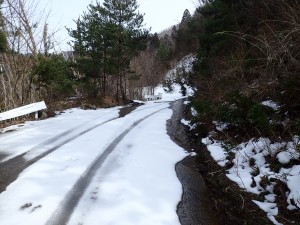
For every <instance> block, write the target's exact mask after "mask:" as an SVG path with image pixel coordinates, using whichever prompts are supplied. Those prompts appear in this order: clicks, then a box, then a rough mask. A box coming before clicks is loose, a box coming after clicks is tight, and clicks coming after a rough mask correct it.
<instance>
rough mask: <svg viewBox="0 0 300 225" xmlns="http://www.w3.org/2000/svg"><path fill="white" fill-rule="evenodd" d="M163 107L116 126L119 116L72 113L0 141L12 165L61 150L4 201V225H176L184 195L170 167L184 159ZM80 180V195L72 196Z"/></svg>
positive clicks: (0, 210)
mask: <svg viewBox="0 0 300 225" xmlns="http://www.w3.org/2000/svg"><path fill="white" fill-rule="evenodd" d="M168 107H169V104H168V103H163V102H161V103H147V104H146V105H144V106H141V107H139V108H138V109H137V110H135V111H133V112H132V113H130V114H129V115H127V116H125V117H124V118H117V119H116V117H117V115H118V109H117V108H114V109H103V110H97V111H92V112H90V111H82V110H78V109H77V110H76V109H72V110H70V111H67V112H66V113H64V114H63V115H61V116H58V117H56V118H53V119H49V120H45V121H38V122H30V123H28V124H27V125H26V126H24V127H21V128H20V130H18V131H15V132H12V133H5V134H2V135H1V137H0V142H1V145H0V151H1V152H2V153H3V152H4V153H6V154H7V155H8V157H9V158H12V157H15V156H17V155H20V154H23V153H25V152H27V153H26V154H25V158H26V159H28V160H30V159H32V158H34V157H36V156H37V155H40V154H41V153H44V152H47V151H48V150H49V149H50V148H51V147H53V145H59V142H63V144H62V145H61V146H58V148H57V149H55V151H52V152H50V153H48V154H47V155H45V157H43V158H41V159H40V160H38V161H37V162H35V163H34V164H32V165H31V166H29V167H28V168H27V169H25V170H24V171H23V172H22V173H21V174H20V175H19V177H18V179H17V180H16V181H14V182H13V183H11V184H10V185H9V186H8V187H7V190H6V191H4V192H2V193H1V195H0V218H1V225H13V224H22V225H26V224H28V225H43V224H60V225H62V224H66V222H67V221H68V219H69V217H70V216H71V218H70V221H69V222H68V223H67V224H74V225H75V224H76V225H78V224H88V225H93V224H95V225H96V224H97V225H98V224H101V225H105V224H122V225H126V224H142V225H147V224H162V225H165V224H172V225H175V224H179V220H178V217H177V215H176V205H177V203H178V202H179V201H180V197H181V192H182V190H181V185H180V183H179V181H178V179H177V178H176V174H175V170H174V166H175V164H176V162H178V161H180V160H181V159H182V158H183V157H184V156H185V155H186V154H185V153H184V151H183V149H181V148H179V147H178V146H177V145H175V144H174V143H173V142H172V141H171V140H170V138H169V136H168V135H167V134H166V120H168V119H169V118H170V117H171V114H172V111H171V110H170V109H169V108H168ZM105 121H107V122H106V123H104V122H105ZM91 128H92V129H91ZM49 140H53V142H52V141H49ZM2 141H3V142H2ZM56 142H58V143H56ZM45 143H47V146H44V144H45ZM37 146H38V147H37ZM40 147H43V148H40ZM29 150H30V151H29ZM28 151H29V152H28ZM103 153H105V154H104V155H106V156H105V157H103ZM101 157H102V158H101ZM91 171H92V172H91ZM87 177H88V179H87V180H84V179H85V178H87ZM82 179H83V180H84V181H85V182H83V183H85V184H84V185H83V186H84V187H83V188H82V189H81V190H76V185H78V183H80V180H82ZM74 187H75V189H74ZM79 187H80V185H79ZM79 189H80V188H79ZM85 189H86V190H85ZM74 190H75V192H76V193H77V194H76V195H78V196H77V197H76V198H78V199H77V200H76V201H75V202H74V201H73V202H72V201H70V199H71V200H72V199H73V200H74V199H75V198H72V197H71V198H70V196H73V195H74ZM78 192H79V194H78ZM82 195H83V196H82ZM79 200H80V201H79ZM78 201H79V203H78ZM70 202H71V203H70ZM77 203H78V205H77ZM70 204H71V205H72V204H73V205H72V207H71V208H67V210H65V207H66V206H68V205H70ZM75 206H77V207H76V208H74V207H75ZM63 210H65V211H63ZM73 210H74V212H73ZM61 212H63V213H61ZM72 212H73V213H72ZM12 215H13V216H12Z"/></svg>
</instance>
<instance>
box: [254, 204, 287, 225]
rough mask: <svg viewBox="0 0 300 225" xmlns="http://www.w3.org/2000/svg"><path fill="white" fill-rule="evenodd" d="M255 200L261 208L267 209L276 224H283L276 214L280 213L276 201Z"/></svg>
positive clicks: (268, 214) (269, 216)
mask: <svg viewBox="0 0 300 225" xmlns="http://www.w3.org/2000/svg"><path fill="white" fill-rule="evenodd" d="M253 202H254V203H255V204H256V205H258V207H259V208H260V209H262V210H263V211H265V212H266V213H267V216H268V218H269V219H270V220H271V221H272V222H273V223H274V224H275V225H283V224H282V223H278V221H277V220H276V219H275V216H277V215H278V208H277V205H276V204H275V203H269V202H259V201H255V200H253Z"/></svg>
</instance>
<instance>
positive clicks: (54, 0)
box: [39, 0, 197, 50]
mask: <svg viewBox="0 0 300 225" xmlns="http://www.w3.org/2000/svg"><path fill="white" fill-rule="evenodd" d="M39 2H40V3H41V4H42V5H43V4H45V5H47V6H46V7H47V9H51V14H50V17H49V26H50V30H51V29H52V30H54V29H56V28H57V27H62V29H61V30H60V31H59V32H58V33H57V39H58V42H61V43H65V42H67V41H68V39H69V37H68V34H67V31H66V30H65V29H64V28H63V27H69V28H70V27H71V28H75V23H74V22H73V20H74V19H77V18H78V17H79V16H80V15H82V13H83V12H84V11H86V9H87V6H88V5H89V4H90V3H92V2H95V0H40V1H39ZM100 2H102V0H100ZM138 4H139V5H140V7H139V11H140V13H145V16H144V21H145V24H146V26H145V27H146V28H150V27H151V32H152V33H154V32H159V31H162V30H164V29H166V28H168V27H170V26H172V25H174V24H177V23H179V22H180V20H181V18H182V15H183V12H184V10H185V9H189V10H190V12H191V13H193V12H194V10H195V8H196V5H197V0H138ZM62 46H63V47H62V48H63V49H62V50H67V49H66V48H67V46H66V45H65V44H62Z"/></svg>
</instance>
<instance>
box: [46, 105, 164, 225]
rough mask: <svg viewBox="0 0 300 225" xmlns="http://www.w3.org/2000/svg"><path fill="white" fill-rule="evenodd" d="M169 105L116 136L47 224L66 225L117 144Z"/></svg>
mask: <svg viewBox="0 0 300 225" xmlns="http://www.w3.org/2000/svg"><path fill="white" fill-rule="evenodd" d="M167 108H169V107H165V108H162V109H160V110H157V111H155V112H153V113H151V114H149V115H147V116H145V117H143V118H142V119H139V120H137V121H136V122H134V123H133V124H132V125H131V126H130V127H129V128H127V129H126V130H125V131H124V132H122V133H121V134H120V135H119V136H118V137H116V138H115V139H114V140H113V141H112V142H111V144H110V145H109V146H108V147H107V148H106V149H105V150H104V152H103V153H102V154H101V155H99V156H98V157H97V158H96V159H95V161H94V162H93V163H92V164H91V165H90V166H89V168H88V169H87V170H86V171H85V172H84V174H83V175H82V176H81V177H80V178H79V179H78V180H77V182H76V183H75V185H74V186H73V188H72V189H71V190H70V191H69V193H68V194H67V195H66V197H65V199H64V200H63V201H62V203H61V204H60V206H59V207H58V208H57V209H56V210H55V212H54V214H53V215H52V216H51V217H50V219H49V220H48V221H47V223H46V225H65V224H67V223H68V221H69V219H70V217H71V215H72V214H73V211H74V209H75V207H76V206H77V204H78V202H79V200H80V199H81V197H82V196H83V194H84V192H85V190H86V189H87V187H88V186H89V185H90V183H91V181H92V179H93V177H94V176H95V174H96V172H97V171H98V170H99V169H100V168H101V166H102V164H103V163H104V161H105V160H106V158H107V157H108V156H109V155H110V154H111V153H112V152H113V150H114V149H115V148H116V146H117V145H118V144H119V143H120V142H121V141H122V140H123V138H124V137H125V136H126V135H127V134H128V133H129V132H130V131H131V130H132V129H133V128H135V127H136V126H137V125H138V124H140V123H141V122H142V121H144V120H146V119H148V118H149V117H151V116H153V115H154V114H156V113H158V112H160V111H162V110H165V109H167Z"/></svg>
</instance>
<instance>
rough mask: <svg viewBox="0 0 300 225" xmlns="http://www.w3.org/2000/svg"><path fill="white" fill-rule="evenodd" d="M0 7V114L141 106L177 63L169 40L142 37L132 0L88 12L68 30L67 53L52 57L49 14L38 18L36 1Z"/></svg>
mask: <svg viewBox="0 0 300 225" xmlns="http://www.w3.org/2000/svg"><path fill="white" fill-rule="evenodd" d="M0 4H1V6H2V10H1V14H0V19H1V26H0V31H1V35H0V65H1V68H0V73H1V76H0V93H1V95H0V109H1V111H5V110H9V109H12V108H15V107H18V106H21V105H25V104H28V103H31V102H35V101H38V100H45V101H46V103H47V104H48V105H56V103H57V102H60V103H62V104H64V102H66V100H68V99H70V98H72V99H73V100H74V99H77V100H78V101H79V102H90V103H93V104H94V105H98V106H111V105H116V104H122V103H126V102H128V101H129V100H130V99H142V98H143V95H144V94H147V93H145V92H148V94H151V93H153V91H154V87H156V86H157V85H158V84H159V83H161V82H162V81H163V77H164V74H165V73H166V71H168V70H169V69H170V68H171V67H172V66H174V65H175V63H176V60H177V58H175V57H174V54H175V39H174V34H172V35H171V34H165V35H164V36H163V37H159V35H158V34H156V33H155V34H151V33H150V31H149V30H147V29H145V28H144V27H143V15H142V14H140V13H139V12H138V4H137V1H136V0H131V1H126V2H124V1H111V0H105V1H104V2H103V4H100V3H95V4H94V5H92V4H91V5H89V7H88V8H87V9H86V11H85V12H83V13H82V16H81V17H80V18H79V19H78V20H76V21H74V23H76V25H77V27H76V29H74V30H72V29H68V31H69V34H70V36H71V37H72V38H73V39H72V41H71V43H70V45H71V46H72V47H73V51H70V52H59V51H56V49H59V48H58V47H57V46H56V44H57V43H56V42H55V39H54V35H55V32H57V31H49V29H48V23H47V19H48V16H49V13H50V12H47V11H46V9H44V11H39V10H38V8H39V7H38V1H35V0H18V1H13V0H4V1H1V2H0ZM175 32H176V31H175ZM145 87H146V88H145Z"/></svg>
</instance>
